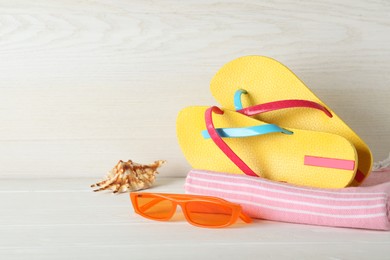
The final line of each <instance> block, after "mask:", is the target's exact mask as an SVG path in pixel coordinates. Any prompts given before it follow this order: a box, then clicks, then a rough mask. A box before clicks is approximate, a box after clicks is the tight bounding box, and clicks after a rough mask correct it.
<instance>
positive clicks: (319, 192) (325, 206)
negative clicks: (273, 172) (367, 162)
mask: <svg viewBox="0 0 390 260" xmlns="http://www.w3.org/2000/svg"><path fill="white" fill-rule="evenodd" d="M185 191H186V192H187V193H192V194H200V195H208V196H215V197H220V198H223V199H226V200H228V201H231V202H235V203H239V204H240V205H241V206H242V208H243V210H244V212H245V213H247V214H248V215H249V216H251V217H252V218H260V219H268V220H274V221H283V222H291V223H301V224H311V225H322V226H334V227H349V228H363V229H376V230H390V217H389V211H390V209H389V198H388V197H389V194H390V169H381V171H380V172H372V173H371V175H370V176H369V177H368V178H367V180H366V181H365V183H364V184H363V185H362V186H360V187H348V188H344V189H318V188H310V187H302V186H294V185H290V184H285V183H280V182H273V181H270V180H267V179H263V178H257V177H251V176H246V175H236V174H226V173H217V172H210V171H203V170H191V171H190V172H189V173H188V175H187V178H186V182H185Z"/></svg>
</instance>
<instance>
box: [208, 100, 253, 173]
mask: <svg viewBox="0 0 390 260" xmlns="http://www.w3.org/2000/svg"><path fill="white" fill-rule="evenodd" d="M213 112H214V113H216V114H220V115H223V113H224V112H223V111H222V110H221V109H219V108H218V107H216V106H213V107H210V108H208V109H207V110H206V112H205V121H206V128H207V132H208V133H209V135H210V137H211V139H212V140H213V141H214V143H215V144H216V145H217V146H218V147H219V149H221V151H222V152H223V153H225V154H226V156H227V157H228V158H229V159H230V160H231V161H232V162H233V163H234V164H235V165H237V167H238V168H240V170H241V171H243V172H244V173H245V174H246V175H249V176H255V177H258V175H257V174H256V173H255V172H254V171H252V169H251V168H249V166H248V165H247V164H246V163H245V162H244V161H243V160H241V158H240V157H238V155H237V154H236V153H235V152H233V150H232V149H231V148H230V147H229V146H228V145H227V144H226V143H225V142H224V141H223V140H222V138H221V137H220V136H219V134H218V132H217V130H216V129H215V127H214V123H213V115H212V114H213Z"/></svg>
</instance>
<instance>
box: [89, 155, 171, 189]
mask: <svg viewBox="0 0 390 260" xmlns="http://www.w3.org/2000/svg"><path fill="white" fill-rule="evenodd" d="M164 163H165V161H162V160H159V161H155V162H154V163H152V164H149V165H143V164H139V163H135V162H133V161H131V160H128V161H127V162H124V161H122V160H120V161H119V162H118V163H117V164H116V165H115V167H114V168H113V169H112V170H111V171H109V172H108V174H107V177H106V179H105V180H103V181H100V182H97V183H95V184H92V185H91V187H92V188H93V187H99V188H98V189H95V190H94V191H101V190H108V189H111V190H113V192H114V193H118V192H126V191H136V190H143V189H147V188H149V187H151V186H152V185H153V183H154V181H155V179H156V176H155V175H156V174H157V173H158V172H157V168H159V167H160V166H161V165H162V164H164Z"/></svg>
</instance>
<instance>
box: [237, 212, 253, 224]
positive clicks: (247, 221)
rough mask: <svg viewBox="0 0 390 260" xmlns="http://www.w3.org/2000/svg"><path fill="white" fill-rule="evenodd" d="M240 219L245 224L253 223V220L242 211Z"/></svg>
mask: <svg viewBox="0 0 390 260" xmlns="http://www.w3.org/2000/svg"><path fill="white" fill-rule="evenodd" d="M240 219H242V220H243V221H244V222H245V223H252V219H251V218H250V217H249V216H248V215H246V214H244V213H243V212H242V211H241V212H240Z"/></svg>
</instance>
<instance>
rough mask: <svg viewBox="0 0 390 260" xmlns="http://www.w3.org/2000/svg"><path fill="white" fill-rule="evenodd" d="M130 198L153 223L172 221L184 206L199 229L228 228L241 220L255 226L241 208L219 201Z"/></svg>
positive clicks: (143, 194) (147, 195)
mask: <svg viewBox="0 0 390 260" xmlns="http://www.w3.org/2000/svg"><path fill="white" fill-rule="evenodd" d="M130 198H131V202H132V204H133V207H134V210H135V212H136V213H137V214H139V215H141V216H143V217H145V218H148V219H152V220H159V221H167V220H169V219H170V218H171V217H172V216H173V214H174V213H175V212H176V207H177V205H180V206H181V208H182V210H183V213H184V216H185V218H186V219H187V221H188V222H189V223H190V224H192V225H194V226H198V227H207V228H222V227H227V226H230V225H232V224H233V223H235V222H236V221H237V219H238V218H241V219H242V220H243V221H244V222H246V223H251V222H252V220H251V218H250V217H248V216H247V215H245V214H244V213H243V212H242V209H241V206H240V205H238V204H235V203H231V202H228V201H226V200H224V199H220V198H216V197H208V196H199V195H189V194H166V193H146V192H140V193H138V192H132V193H130Z"/></svg>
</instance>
